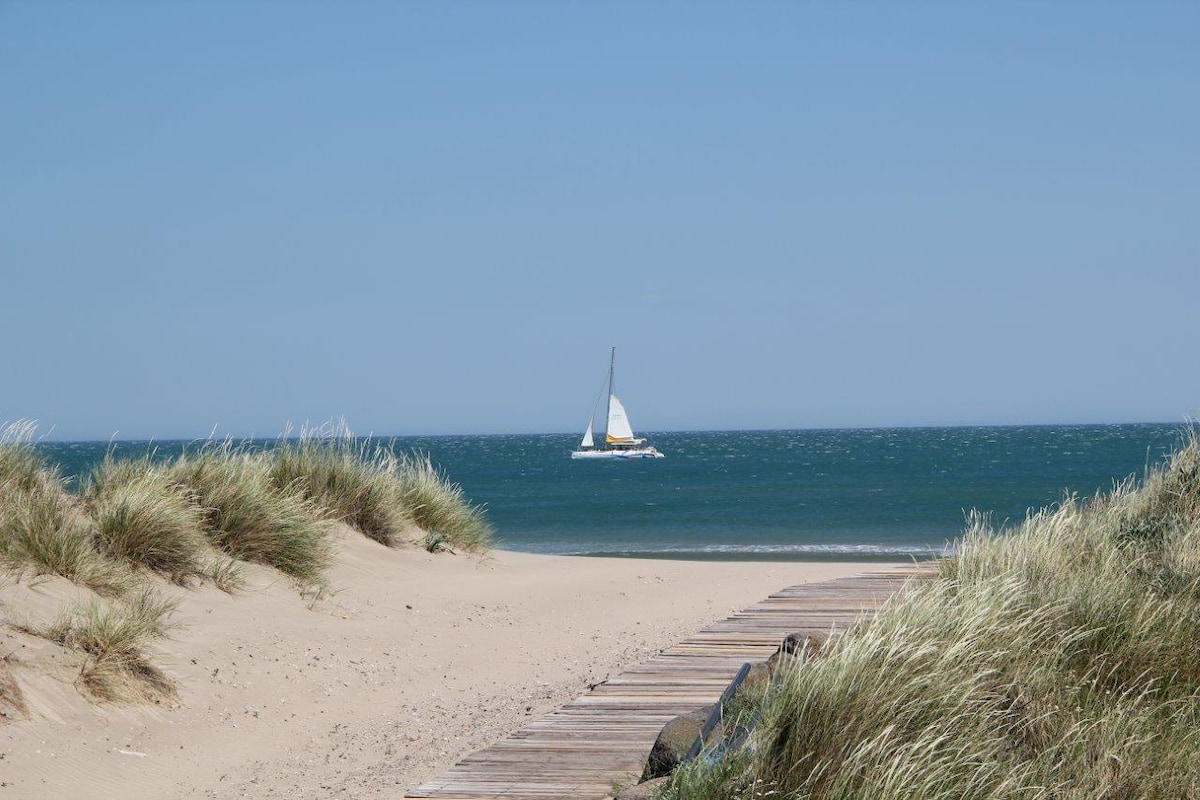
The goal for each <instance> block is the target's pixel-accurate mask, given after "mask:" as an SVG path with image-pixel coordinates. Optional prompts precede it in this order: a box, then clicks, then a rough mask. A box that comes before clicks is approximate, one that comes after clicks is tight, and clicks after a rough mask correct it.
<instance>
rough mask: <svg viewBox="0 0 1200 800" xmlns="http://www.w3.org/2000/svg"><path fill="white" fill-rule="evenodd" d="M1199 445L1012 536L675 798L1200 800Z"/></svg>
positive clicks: (789, 697)
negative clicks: (1138, 477) (1199, 648)
mask: <svg viewBox="0 0 1200 800" xmlns="http://www.w3.org/2000/svg"><path fill="white" fill-rule="evenodd" d="M1198 465H1200V444H1198V443H1197V440H1196V438H1195V437H1194V436H1192V437H1190V438H1189V439H1188V440H1187V441H1186V442H1184V443H1183V445H1182V446H1181V447H1180V449H1179V450H1178V452H1176V453H1175V455H1174V456H1173V457H1172V458H1171V460H1170V461H1169V463H1167V464H1166V465H1164V466H1163V467H1161V468H1159V469H1155V470H1153V471H1151V472H1150V473H1149V474H1148V475H1147V476H1146V477H1145V479H1144V480H1143V481H1141V482H1140V483H1135V482H1132V481H1129V482H1126V483H1123V484H1121V485H1119V486H1117V487H1116V488H1115V489H1114V490H1113V491H1112V492H1110V493H1109V494H1107V495H1103V496H1100V497H1097V498H1093V499H1091V500H1089V501H1087V502H1079V501H1077V500H1076V499H1074V498H1072V497H1067V498H1066V499H1064V500H1063V502H1062V503H1060V504H1059V506H1057V507H1055V508H1052V509H1046V510H1043V511H1041V512H1038V513H1036V514H1032V515H1031V516H1030V517H1029V518H1028V519H1027V520H1026V521H1025V523H1024V524H1022V525H1021V526H1019V527H1018V528H1017V529H1016V530H1012V531H996V530H993V529H992V528H991V526H990V525H989V524H988V522H987V520H986V519H983V518H978V517H976V518H974V519H973V520H972V521H971V522H970V524H969V526H968V530H967V532H966V534H965V536H964V539H963V541H962V544H961V547H960V549H959V552H958V553H957V554H956V555H955V556H954V557H952V558H949V559H946V560H945V561H944V562H943V563H942V569H941V577H940V578H939V579H938V580H936V581H931V582H929V583H927V584H925V585H923V586H919V587H917V588H915V589H912V590H909V591H906V592H904V593H902V594H900V595H898V596H896V597H895V598H893V599H892V600H891V601H890V602H889V603H888V604H887V605H886V606H885V607H884V608H883V609H881V610H880V611H879V612H878V613H877V614H876V615H875V616H874V617H872V618H870V619H867V620H864V621H863V622H861V623H859V624H858V625H856V626H854V627H852V628H851V629H850V630H848V631H847V632H846V633H845V634H844V635H843V636H841V637H838V638H836V639H834V640H833V641H832V642H830V643H829V644H828V645H827V646H826V647H825V648H824V649H823V650H822V653H821V655H820V656H819V657H817V658H814V659H811V660H808V661H806V662H804V663H803V664H802V665H798V666H796V667H795V668H794V669H791V670H790V671H786V672H785V673H784V674H783V677H782V679H781V681H780V683H779V685H778V686H777V687H776V688H775V689H774V690H773V691H772V692H770V693H769V695H768V697H767V699H766V700H765V701H764V704H763V706H762V708H761V709H760V714H761V717H762V722H761V723H760V725H759V726H758V728H757V729H756V731H755V733H754V734H753V735H752V736H751V738H750V740H749V742H748V744H747V746H745V747H743V748H742V749H740V750H738V751H736V752H734V753H732V754H730V755H728V756H726V757H724V758H721V759H718V760H716V761H705V760H700V761H698V762H696V763H694V764H692V765H689V766H688V767H685V768H684V769H682V770H680V771H679V772H678V773H676V775H675V776H673V778H672V780H671V782H670V783H669V784H668V786H667V787H666V788H665V789H664V790H663V791H662V792H661V794H660V796H661V797H663V798H714V799H715V798H722V799H723V800H724V799H725V798H752V797H753V798H759V797H761V798H766V797H777V798H813V799H814V800H815V799H816V798H847V799H848V798H863V797H870V798H885V799H886V798H917V797H919V798H934V799H936V798H1006V799H1007V798H1012V799H1013V800H1016V798H1021V800H1027V799H1028V798H1047V800H1050V798H1053V799H1054V800H1084V798H1087V799H1088V800H1093V799H1094V798H1108V799H1110V800H1118V799H1124V798H1184V797H1200V662H1198V659H1197V657H1196V653H1197V642H1198V641H1200V470H1198V469H1197V466H1198Z"/></svg>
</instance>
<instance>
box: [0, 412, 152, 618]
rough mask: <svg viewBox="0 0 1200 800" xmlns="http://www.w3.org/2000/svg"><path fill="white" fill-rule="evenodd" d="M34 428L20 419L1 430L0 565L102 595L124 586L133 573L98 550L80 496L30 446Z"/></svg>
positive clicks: (127, 586) (127, 584) (130, 581)
mask: <svg viewBox="0 0 1200 800" xmlns="http://www.w3.org/2000/svg"><path fill="white" fill-rule="evenodd" d="M32 432H33V429H32V427H30V426H29V425H28V424H25V423H20V424H16V425H10V426H8V427H7V428H5V430H4V432H3V434H0V564H3V565H4V566H5V567H7V569H8V570H10V571H11V572H15V573H18V574H19V573H22V572H32V573H34V574H38V575H59V576H62V577H64V578H67V579H68V580H71V581H74V582H75V583H78V584H80V585H82V586H87V587H88V588H90V589H93V590H95V591H97V592H100V593H102V594H107V595H115V594H120V593H121V592H124V591H126V590H128V589H129V588H130V586H131V585H132V576H131V575H129V574H128V572H127V571H126V570H123V569H122V568H121V566H120V565H119V564H117V563H115V562H114V561H112V560H111V559H108V558H105V557H104V556H103V555H102V554H101V553H99V552H97V550H96V548H95V546H94V540H93V537H92V531H91V528H90V525H89V523H88V520H87V518H86V515H85V514H84V513H83V512H82V510H81V508H80V504H79V502H78V499H77V498H76V497H75V496H74V495H72V494H70V493H69V492H68V491H67V490H66V488H65V487H64V485H63V481H62V479H61V478H60V477H59V475H58V472H57V471H56V470H54V469H52V468H51V467H49V466H47V465H46V464H45V463H44V462H43V460H42V459H41V457H40V455H39V454H38V453H37V452H36V451H35V450H34V447H33V444H32Z"/></svg>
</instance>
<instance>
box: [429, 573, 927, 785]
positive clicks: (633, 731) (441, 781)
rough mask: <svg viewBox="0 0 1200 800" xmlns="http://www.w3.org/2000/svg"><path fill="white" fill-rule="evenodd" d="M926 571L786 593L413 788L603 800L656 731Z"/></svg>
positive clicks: (629, 775)
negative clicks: (752, 668)
mask: <svg viewBox="0 0 1200 800" xmlns="http://www.w3.org/2000/svg"><path fill="white" fill-rule="evenodd" d="M933 570H934V567H933V566H932V565H930V564H914V565H911V566H907V567H902V568H898V569H889V570H880V571H877V572H871V573H864V574H861V575H855V576H851V577H847V578H842V579H840V580H834V581H827V582H823V583H813V584H802V585H799V586H789V587H786V588H784V589H781V590H779V591H778V592H775V593H774V594H772V595H770V596H769V597H767V598H766V599H765V600H763V601H762V602H760V603H756V604H754V605H753V606H750V607H749V608H746V609H744V610H742V611H739V612H737V613H735V614H733V615H731V616H730V617H729V618H728V619H724V620H721V621H719V622H716V623H714V624H712V625H710V626H708V627H707V628H705V629H704V630H701V631H698V632H697V633H696V634H695V635H693V636H691V637H689V638H687V639H685V640H684V641H682V642H680V643H679V644H677V645H675V646H673V647H670V648H668V649H666V650H664V651H663V652H661V653H659V654H658V655H656V656H653V657H651V658H649V659H647V660H646V661H643V662H642V663H640V664H635V665H634V666H632V667H630V668H629V669H627V670H626V671H625V672H623V673H621V674H620V675H618V676H616V677H615V678H612V679H610V680H608V681H606V682H604V683H601V684H598V685H596V686H595V687H593V688H592V690H591V691H589V692H588V693H587V694H585V695H583V696H582V697H579V698H576V699H575V700H573V701H571V702H570V703H567V704H566V705H564V706H563V707H562V708H559V709H557V710H555V711H552V712H550V713H548V714H546V715H544V716H543V717H541V718H540V719H538V720H535V721H534V722H532V723H530V724H529V725H527V726H525V727H524V728H522V729H521V730H519V731H516V732H515V733H513V734H511V735H510V736H508V737H506V738H505V739H502V740H501V741H499V742H496V743H495V744H494V745H492V746H490V747H486V748H484V749H483V750H479V751H477V752H475V753H472V754H471V755H469V756H467V757H466V758H464V759H463V760H462V761H460V762H459V763H458V764H456V765H455V766H453V767H451V768H450V769H449V770H447V771H446V772H444V773H442V774H441V775H439V776H437V777H436V778H434V779H432V780H430V781H428V782H427V783H425V784H424V785H422V786H420V787H418V788H416V789H414V790H412V791H411V792H410V793H409V794H408V795H406V797H408V798H438V799H439V800H549V799H552V798H562V799H564V800H565V798H573V799H578V800H588V798H592V799H594V800H600V799H601V798H605V797H608V796H609V794H610V792H611V789H612V787H613V785H614V784H618V783H629V782H631V781H633V780H636V778H637V776H638V775H639V774H640V773H641V770H642V765H643V764H644V762H645V758H646V755H647V754H648V753H649V751H650V747H651V745H652V744H653V743H654V739H655V738H656V737H657V736H658V732H659V731H660V730H661V729H662V726H663V725H664V724H666V722H668V721H669V720H670V719H672V718H673V717H675V716H678V715H679V714H683V713H686V712H688V711H693V710H695V709H697V708H701V707H703V706H706V705H709V704H711V703H713V702H715V701H716V699H717V698H718V697H720V695H721V693H722V692H723V691H724V690H725V688H726V686H728V684H729V680H730V679H731V678H732V677H733V675H734V674H735V673H736V672H737V671H738V669H739V668H740V667H741V666H742V664H743V663H744V662H746V661H761V660H763V659H765V658H767V657H769V656H770V655H771V654H772V653H774V652H775V650H776V649H777V648H778V646H779V643H780V642H781V641H782V640H783V638H784V637H785V636H786V635H788V634H789V633H804V634H828V633H830V632H835V633H836V632H837V631H840V630H844V629H845V628H846V627H848V626H849V625H851V624H852V623H853V622H854V621H855V620H856V619H859V618H860V617H861V616H862V615H864V614H870V613H872V612H874V611H875V610H877V609H878V608H879V607H880V606H881V605H883V603H885V602H886V601H887V599H888V598H889V597H891V596H892V595H893V594H895V593H896V591H898V590H899V589H900V587H901V586H902V585H903V584H904V583H906V582H907V581H909V580H911V579H913V578H923V577H928V576H929V575H931V574H933Z"/></svg>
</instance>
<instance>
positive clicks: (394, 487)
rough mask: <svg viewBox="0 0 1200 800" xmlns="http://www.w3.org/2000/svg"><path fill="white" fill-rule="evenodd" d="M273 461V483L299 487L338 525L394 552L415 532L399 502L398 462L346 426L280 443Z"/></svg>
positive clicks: (273, 454)
mask: <svg viewBox="0 0 1200 800" xmlns="http://www.w3.org/2000/svg"><path fill="white" fill-rule="evenodd" d="M270 456H271V481H272V483H273V484H274V485H275V486H276V487H277V488H280V489H283V488H288V487H297V488H299V489H301V490H302V491H303V492H304V494H305V495H306V496H307V497H308V498H309V499H311V500H312V501H313V502H314V503H316V504H317V505H319V506H321V507H323V508H326V509H328V510H329V513H330V514H331V515H332V516H333V517H335V518H336V519H338V520H340V521H342V522H345V523H346V524H347V525H349V526H350V527H352V528H354V529H355V530H357V531H360V532H361V533H363V534H365V535H366V536H368V537H370V538H371V539H374V540H375V541H377V542H380V543H382V544H385V545H388V546H389V547H394V546H396V545H398V544H400V543H401V542H402V541H404V540H405V539H406V538H408V535H409V534H410V533H411V531H412V530H413V528H414V527H415V523H414V521H413V518H412V515H411V514H410V513H409V511H408V510H407V508H406V507H405V506H404V504H403V503H402V502H401V499H400V495H399V491H398V488H399V487H398V484H397V480H396V458H395V456H394V455H392V452H391V450H390V449H389V448H387V447H384V446H382V445H379V444H376V443H373V442H371V441H370V440H369V439H367V440H356V439H354V438H353V436H352V435H351V433H350V431H349V429H348V428H346V427H345V426H344V425H339V426H334V427H329V428H326V429H323V430H320V431H316V432H313V431H308V430H305V431H303V432H302V433H301V436H300V438H299V439H298V440H288V439H281V440H280V441H279V443H278V444H277V446H276V447H275V449H274V450H273V451H272V453H271V454H270Z"/></svg>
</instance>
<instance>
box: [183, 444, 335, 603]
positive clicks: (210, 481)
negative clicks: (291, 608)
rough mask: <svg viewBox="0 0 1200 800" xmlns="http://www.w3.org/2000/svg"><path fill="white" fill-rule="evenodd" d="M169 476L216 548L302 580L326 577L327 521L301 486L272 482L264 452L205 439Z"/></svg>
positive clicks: (316, 581)
mask: <svg viewBox="0 0 1200 800" xmlns="http://www.w3.org/2000/svg"><path fill="white" fill-rule="evenodd" d="M167 476H168V478H169V480H170V481H171V482H172V483H173V484H174V485H176V486H179V487H181V488H182V489H183V491H185V492H186V493H187V496H188V497H189V498H190V499H191V501H192V502H193V503H195V504H196V505H197V506H198V507H199V508H200V509H202V510H203V515H204V518H203V526H202V530H203V532H204V534H205V536H206V537H207V538H208V539H209V541H210V542H212V544H213V545H214V546H216V547H217V548H218V549H219V550H221V551H222V552H224V553H227V554H229V555H231V556H234V557H236V558H239V559H242V560H245V561H254V562H257V563H260V564H266V565H268V566H271V567H274V568H276V569H278V570H279V571H281V572H283V573H285V574H287V575H290V576H291V577H293V578H295V579H296V580H297V581H298V582H299V583H300V584H301V585H309V584H320V583H322V582H323V581H324V579H325V573H326V571H327V570H328V568H329V565H330V562H331V559H332V542H331V538H330V527H329V520H328V518H327V516H326V514H325V512H324V511H323V510H322V509H321V508H320V507H318V506H317V505H316V504H314V503H313V502H312V501H311V500H310V499H308V497H307V496H306V493H305V491H304V490H303V489H302V488H301V487H298V486H295V485H290V486H284V487H279V486H276V485H275V484H274V483H273V482H272V479H271V464H270V462H269V460H268V459H267V457H266V456H264V455H263V454H252V453H247V452H243V451H240V450H238V449H237V448H235V447H233V446H232V445H231V444H229V443H224V444H209V445H206V446H205V447H203V448H202V449H201V450H200V451H199V452H197V453H193V454H185V455H182V456H180V457H179V458H178V459H177V460H176V461H175V462H174V463H172V464H171V465H170V467H169V468H168V469H167Z"/></svg>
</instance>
